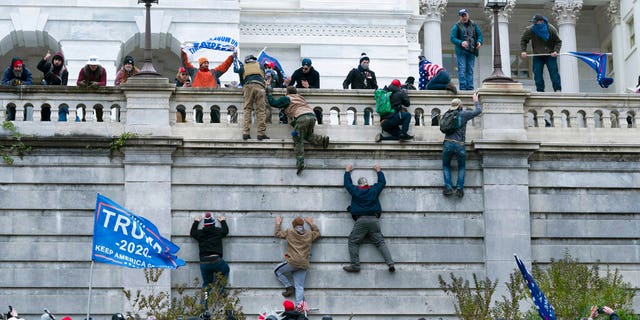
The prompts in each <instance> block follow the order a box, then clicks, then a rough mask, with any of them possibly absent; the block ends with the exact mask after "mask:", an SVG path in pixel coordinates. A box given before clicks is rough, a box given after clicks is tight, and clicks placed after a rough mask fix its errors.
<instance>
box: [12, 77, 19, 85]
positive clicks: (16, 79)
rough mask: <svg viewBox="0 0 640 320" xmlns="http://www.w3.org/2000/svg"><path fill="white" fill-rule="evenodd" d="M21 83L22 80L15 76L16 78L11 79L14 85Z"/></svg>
mask: <svg viewBox="0 0 640 320" xmlns="http://www.w3.org/2000/svg"><path fill="white" fill-rule="evenodd" d="M21 84H22V81H21V80H20V79H18V78H15V79H13V80H11V85H12V86H19V85H21Z"/></svg>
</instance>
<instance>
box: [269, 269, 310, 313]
mask: <svg viewBox="0 0 640 320" xmlns="http://www.w3.org/2000/svg"><path fill="white" fill-rule="evenodd" d="M273 272H274V273H275V274H276V277H278V280H280V282H281V283H282V284H283V285H284V286H285V287H291V281H289V274H291V276H292V277H293V286H294V287H295V288H296V306H297V305H299V304H300V302H302V300H304V280H305V279H306V278H307V270H306V269H302V268H298V267H294V266H292V265H290V264H289V263H287V262H286V261H285V262H282V263H280V264H279V265H278V266H277V267H276V269H275V270H274V271H273Z"/></svg>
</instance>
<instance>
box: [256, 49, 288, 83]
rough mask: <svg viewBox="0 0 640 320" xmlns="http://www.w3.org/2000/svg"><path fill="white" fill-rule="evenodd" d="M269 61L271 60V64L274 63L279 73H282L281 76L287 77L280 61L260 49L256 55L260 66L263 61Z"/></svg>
mask: <svg viewBox="0 0 640 320" xmlns="http://www.w3.org/2000/svg"><path fill="white" fill-rule="evenodd" d="M267 61H270V62H273V64H275V65H276V67H278V69H279V70H280V73H282V78H283V79H286V78H287V74H286V73H285V72H284V69H283V68H282V65H280V61H278V59H276V58H274V57H272V56H270V55H268V54H267V53H266V52H264V50H262V51H260V54H259V55H258V62H259V63H260V65H261V66H264V64H265V62H267Z"/></svg>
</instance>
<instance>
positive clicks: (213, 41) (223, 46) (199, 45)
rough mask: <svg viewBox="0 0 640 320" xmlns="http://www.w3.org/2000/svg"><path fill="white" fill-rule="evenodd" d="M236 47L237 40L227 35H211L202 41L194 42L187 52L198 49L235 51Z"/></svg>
mask: <svg viewBox="0 0 640 320" xmlns="http://www.w3.org/2000/svg"><path fill="white" fill-rule="evenodd" d="M237 47H238V41H236V40H235V39H234V38H231V37H227V36H218V37H211V38H209V39H208V40H205V41H202V42H194V43H193V44H192V47H191V48H189V53H194V52H196V51H198V50H200V49H209V50H218V51H235V50H236V48H237Z"/></svg>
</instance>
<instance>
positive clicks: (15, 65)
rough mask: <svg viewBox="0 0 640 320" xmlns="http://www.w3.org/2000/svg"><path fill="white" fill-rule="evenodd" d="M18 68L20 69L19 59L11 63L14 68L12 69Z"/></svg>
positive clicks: (20, 61)
mask: <svg viewBox="0 0 640 320" xmlns="http://www.w3.org/2000/svg"><path fill="white" fill-rule="evenodd" d="M18 66H20V67H22V60H20V59H15V60H14V61H13V65H12V67H14V68H15V67H18Z"/></svg>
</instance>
